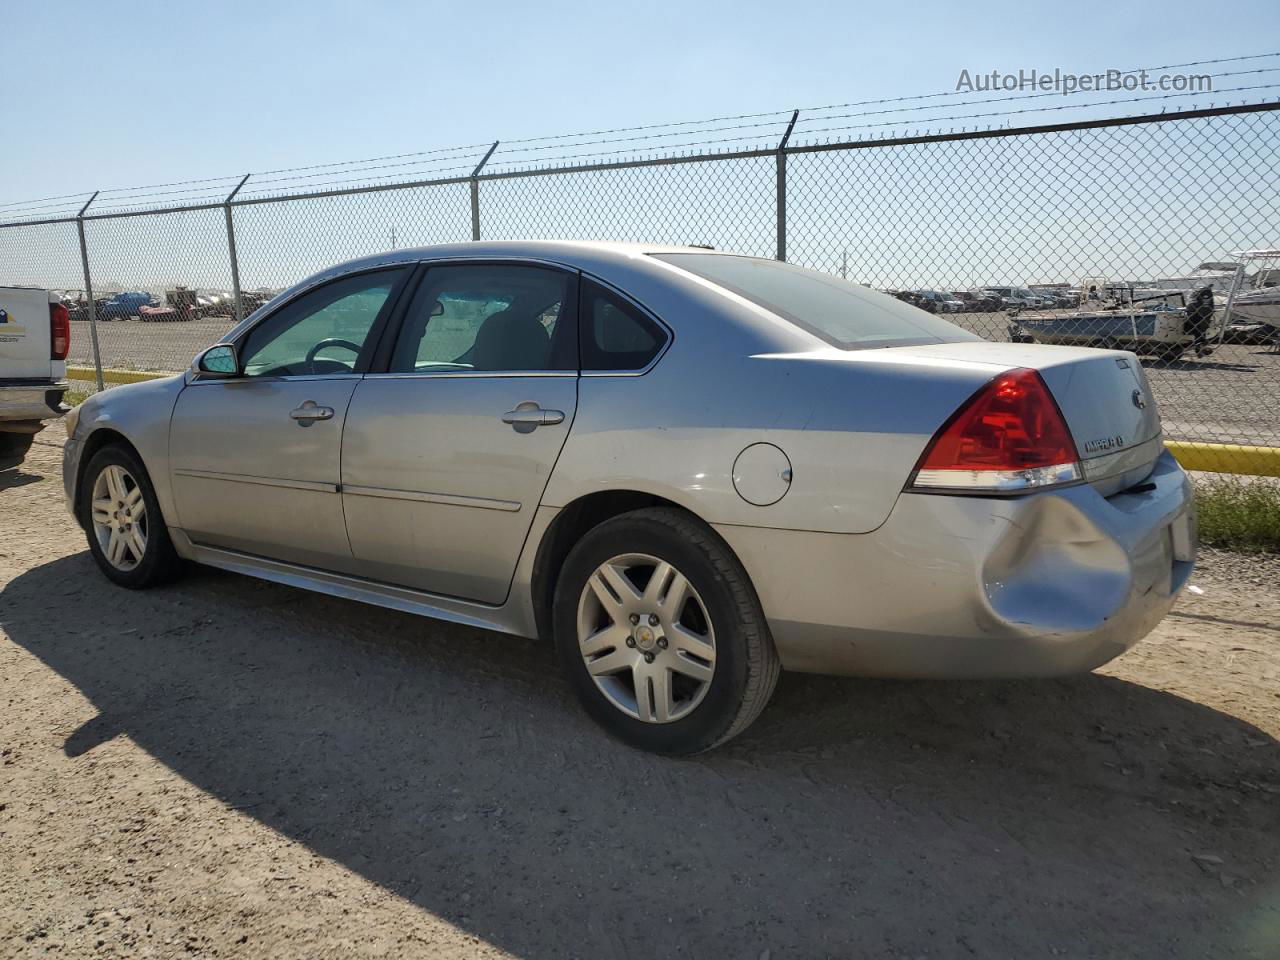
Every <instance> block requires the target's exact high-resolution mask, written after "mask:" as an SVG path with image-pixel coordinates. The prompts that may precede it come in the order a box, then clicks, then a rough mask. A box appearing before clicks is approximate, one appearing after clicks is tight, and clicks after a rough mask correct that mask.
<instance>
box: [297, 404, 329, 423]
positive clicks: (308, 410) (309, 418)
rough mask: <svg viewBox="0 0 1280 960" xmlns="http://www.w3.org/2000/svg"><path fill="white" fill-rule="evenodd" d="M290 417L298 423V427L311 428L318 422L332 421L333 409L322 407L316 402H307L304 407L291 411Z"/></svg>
mask: <svg viewBox="0 0 1280 960" xmlns="http://www.w3.org/2000/svg"><path fill="white" fill-rule="evenodd" d="M289 416H290V417H291V418H293V419H294V420H296V421H298V426H300V427H309V426H311V424H313V423H315V422H316V421H317V420H332V419H333V407H322V406H320V405H319V404H317V403H316V402H315V401H314V400H305V401H303V404H302V406H300V407H294V408H293V409H292V410H290V411H289Z"/></svg>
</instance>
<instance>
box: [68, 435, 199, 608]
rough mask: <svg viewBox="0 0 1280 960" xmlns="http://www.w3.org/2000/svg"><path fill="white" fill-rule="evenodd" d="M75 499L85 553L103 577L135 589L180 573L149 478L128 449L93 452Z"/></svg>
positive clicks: (162, 581) (150, 585)
mask: <svg viewBox="0 0 1280 960" xmlns="http://www.w3.org/2000/svg"><path fill="white" fill-rule="evenodd" d="M79 495H80V504H79V514H80V516H81V517H82V518H83V520H84V524H85V533H86V534H87V535H88V539H89V552H90V553H92V554H93V559H94V560H95V561H96V562H97V564H98V568H99V569H100V570H101V571H102V572H103V573H104V574H106V575H107V577H108V578H109V579H111V580H113V581H114V582H115V583H118V584H120V585H121V586H122V587H130V588H132V589H135V590H137V589H143V588H145V587H152V586H156V585H157V584H160V583H167V582H168V581H170V580H172V579H174V578H175V577H176V576H178V575H179V574H180V573H181V572H182V560H181V559H180V558H179V557H178V555H177V553H176V552H175V551H174V549H173V542H172V541H171V540H170V539H169V531H168V528H166V527H165V523H164V518H163V517H162V516H161V515H160V505H159V503H158V502H157V500H156V493H155V488H154V487H152V485H151V478H150V477H149V476H147V471H146V468H145V467H144V466H143V465H142V463H141V461H140V460H138V458H137V456H135V455H134V453H133V452H132V451H131V450H129V449H128V448H126V447H123V446H118V445H110V446H106V447H103V448H102V449H101V450H99V451H98V452H97V453H96V454H95V455H94V456H93V459H92V460H90V461H89V464H88V466H87V467H86V468H85V473H84V480H83V482H82V483H81V485H80V491H79Z"/></svg>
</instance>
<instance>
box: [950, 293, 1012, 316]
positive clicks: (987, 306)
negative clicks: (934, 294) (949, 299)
mask: <svg viewBox="0 0 1280 960" xmlns="http://www.w3.org/2000/svg"><path fill="white" fill-rule="evenodd" d="M951 296H953V297H955V298H956V299H957V300H959V301H960V303H961V304H963V305H964V311H965V312H966V313H990V312H991V311H993V310H999V309H1000V304H1001V301H1000V299H999V298H998V297H993V296H988V295H987V294H983V293H975V292H974V291H972V290H953V291H952V292H951Z"/></svg>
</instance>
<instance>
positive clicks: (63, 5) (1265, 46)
mask: <svg viewBox="0 0 1280 960" xmlns="http://www.w3.org/2000/svg"><path fill="white" fill-rule="evenodd" d="M2 16H3V31H2V36H0V51H2V52H3V59H4V63H5V76H6V78H7V81H6V83H5V84H4V85H3V88H0V129H3V130H4V131H6V138H7V139H8V144H7V146H6V148H5V149H4V150H0V200H23V199H29V198H37V197H44V196H48V195H54V194H62V193H70V192H73V191H79V190H91V189H94V188H97V187H123V186H131V185H136V184H146V183H152V182H157V181H164V180H172V179H183V178H191V177H203V176H220V175H226V174H231V173H235V172H237V171H248V170H264V169H271V168H277V167H289V166H294V165H299V164H312V163H321V162H325V161H339V160H348V159H355V158H359V157H368V156H378V155H384V154H395V153H401V152H405V151H411V150H421V149H428V148H431V147H434V146H450V145H454V144H471V143H476V142H481V141H489V140H493V139H497V138H516V137H522V136H537V135H546V134H551V133H558V132H573V131H579V130H590V129H595V128H599V127H614V126H630V125H633V124H643V123H653V122H661V121H672V120H684V119H697V118H701V117H708V116H719V115H726V114H737V113H745V112H755V111H763V110H773V109H783V108H790V107H792V106H804V105H810V104H813V105H817V104H827V103H836V102H842V101H849V100H868V99H873V98H876V97H893V96H902V95H907V94H915V93H927V92H933V91H940V90H950V89H953V88H954V86H955V82H956V78H957V76H958V74H959V71H960V70H961V69H962V68H968V69H970V70H972V71H985V70H991V69H1000V70H1006V71H1014V70H1017V69H1018V68H1030V67H1036V68H1040V69H1045V68H1048V69H1052V68H1053V67H1055V66H1057V67H1062V68H1063V69H1065V70H1070V71H1074V72H1088V71H1093V70H1103V69H1106V68H1108V67H1118V68H1128V67H1135V66H1144V65H1158V64H1164V63H1177V62H1183V61H1188V60H1201V59H1208V58H1212V57H1219V56H1238V55H1242V54H1249V53H1260V52H1264V51H1266V50H1270V49H1276V48H1280V31H1277V30H1276V29H1275V28H1276V27H1277V26H1280V5H1277V4H1276V3H1275V2H1274V0H1269V2H1245V3H1239V4H1235V5H1233V6H1232V8H1231V13H1230V16H1229V17H1225V16H1217V17H1213V18H1210V17H1207V16H1206V13H1205V7H1204V5H1203V3H1194V4H1193V3H1189V2H1183V0H1174V2H1166V3H1161V4H1159V5H1136V4H1135V5H1129V4H1116V3H1075V4H1054V5H1046V6H1034V7H1033V6H1031V5H1029V4H1027V3H1026V2H1018V3H975V2H970V3H966V4H955V3H928V2H916V3H911V4H905V3H903V4H884V5H881V4H877V5H875V6H874V7H872V8H869V9H868V8H861V7H859V5H857V4H853V3H848V2H841V3H813V2H802V0H793V2H790V3H778V2H776V0H773V2H768V3H764V2H756V0H734V2H702V3H697V2H684V3H661V2H659V3H651V4H647V5H646V4H628V5H625V6H624V5H619V4H609V3H599V2H595V3H581V2H560V3H556V2H542V3H537V4H531V3H527V2H507V0H488V2H485V3H477V4H457V3H451V4H429V3H409V2H394V0H367V2H362V3H355V2H338V0H318V2H309V3H305V4H278V3H270V2H264V0H259V2H252V3H250V2H242V0H223V2H217V3H207V4H198V5H197V4H189V3H172V2H170V3H152V2H76V0H69V2H58V3H51V2H41V3H33V2H16V0H9V2H8V3H6V4H5V10H4V13H3V15H2ZM1246 28H1247V29H1246ZM1277 78H1280V74H1271V75H1268V79H1272V80H1275V79H1277ZM1233 82H1235V81H1233ZM1239 82H1246V83H1247V82H1257V81H1256V80H1250V79H1248V78H1246V79H1245V80H1243V81H1239ZM1246 96H1247V94H1235V95H1233V96H1232V97H1229V98H1228V99H1235V100H1240V99H1244V98H1245V97H1246Z"/></svg>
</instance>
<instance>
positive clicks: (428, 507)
mask: <svg viewBox="0 0 1280 960" xmlns="http://www.w3.org/2000/svg"><path fill="white" fill-rule="evenodd" d="M833 397H839V398H841V399H840V402H832V399H831V398H833ZM68 435H69V439H68V441H67V445H66V458H65V465H64V469H63V476H64V479H65V484H66V492H67V496H68V500H69V503H70V505H71V508H72V510H73V512H74V515H75V517H76V518H77V520H78V521H79V522H80V524H81V525H82V526H83V527H84V530H85V532H86V535H87V539H88V543H89V549H90V551H91V552H92V555H93V557H94V560H95V561H96V563H97V565H98V566H99V568H100V569H101V570H102V572H103V573H104V574H105V575H106V576H107V577H108V578H110V579H111V580H112V581H114V582H115V583H117V584H120V585H121V586H125V587H135V588H137V587H146V586H150V585H152V584H155V583H159V582H162V581H164V580H166V579H169V578H171V577H173V576H175V575H177V574H178V573H179V572H180V569H181V560H183V559H185V560H191V561H197V562H201V563H207V564H210V565H213V566H217V567H223V568H225V569H229V570H234V571H238V572H240V573H245V574H250V575H253V576H258V577H262V578H265V579H268V580H277V581H281V582H284V583H289V584H292V585H294V586H298V587H303V588H307V589H312V590H317V591H321V592H324V593H327V594H333V595H337V596H341V597H347V598H350V599H357V600H363V601H366V602H370V603H375V604H381V605H385V606H389V607H394V608H396V609H398V610H402V611H408V612H413V613H418V614H423V615H426V616H433V617H439V618H443V619H446V620H453V621H457V622H461V623H466V624H469V625H472V626H480V627H488V628H491V629H494V630H498V631H502V632H506V633H511V634H517V635H521V636H529V637H532V636H545V637H549V638H551V639H552V640H553V641H554V643H555V646H556V650H557V652H558V656H559V659H560V663H561V667H562V669H563V670H564V672H565V675H566V676H567V678H568V680H569V683H570V685H571V686H572V688H573V690H574V691H575V692H576V694H577V696H578V697H579V699H580V700H581V702H582V704H583V706H584V707H585V708H586V710H587V711H588V712H589V713H590V714H591V715H592V716H593V717H595V718H596V720H598V721H599V722H600V723H601V724H602V725H603V726H604V727H606V728H607V729H608V730H610V731H611V732H612V733H614V734H615V735H617V736H618V737H620V738H622V739H623V740H625V741H626V742H628V743H631V744H633V745H636V746H639V747H643V748H646V749H650V750H655V751H659V752H664V753H675V754H687V753H694V752H697V751H700V750H705V749H708V748H710V747H713V746H715V745H716V744H718V743H721V742H723V741H725V740H727V739H729V738H730V737H733V736H735V735H736V734H738V733H740V732H741V731H742V730H744V729H745V728H746V727H747V726H748V725H749V724H750V723H751V722H752V721H753V720H754V719H755V718H756V716H757V715H758V714H759V713H760V711H761V710H762V709H763V708H764V706H765V704H766V702H767V701H768V699H769V697H770V694H771V693H772V691H773V687H774V684H775V682H776V680H777V677H778V672H779V670H780V669H781V668H786V669H791V670H798V671H808V672H820V673H849V674H864V675H875V676H891V677H998V676H1032V677H1034V676H1051V675H1057V674H1065V673H1073V672H1079V671H1086V670H1090V669H1092V668H1093V667H1095V666H1098V665H1099V664H1101V663H1105V662H1106V661H1108V660H1110V659H1112V658H1113V657H1115V656H1118V655H1119V654H1120V653H1121V652H1123V651H1124V650H1125V649H1127V648H1128V647H1129V646H1131V645H1132V644H1133V643H1135V642H1136V641H1137V640H1138V639H1139V638H1140V637H1142V636H1143V635H1145V634H1146V633H1147V632H1148V631H1150V630H1151V629H1152V628H1153V627H1154V626H1155V624H1156V623H1157V622H1158V621H1159V620H1160V618H1161V617H1163V616H1164V614H1165V613H1166V612H1167V611H1168V609H1169V607H1170V606H1171V605H1172V603H1173V602H1174V598H1175V596H1176V594H1177V592H1178V591H1179V589H1180V588H1181V587H1182V585H1183V584H1184V583H1185V582H1186V580H1187V578H1188V576H1189V575H1190V573H1191V569H1192V563H1193V560H1194V556H1195V533H1194V525H1193V521H1192V514H1191V488H1190V484H1189V483H1188V481H1187V478H1186V476H1185V475H1184V474H1183V472H1182V470H1181V469H1180V468H1179V467H1178V464H1177V463H1176V462H1175V461H1174V459H1173V458H1172V457H1171V456H1170V455H1169V454H1168V453H1167V452H1166V451H1165V449H1164V444H1163V442H1162V439H1161V431H1160V418H1159V415H1158V413H1157V410H1156V403H1155V399H1154V397H1152V396H1151V392H1150V390H1149V388H1148V386H1147V383H1146V380H1145V376H1144V373H1143V370H1142V367H1141V365H1140V364H1139V363H1138V361H1137V358H1136V357H1134V356H1133V355H1132V354H1128V353H1123V352H1119V351H1099V350H1087V349H1079V348H1066V347H1044V346H1039V345H1030V346H1023V345H1017V344H1009V343H991V342H987V341H984V340H982V339H980V338H979V337H976V336H974V335H973V334H971V333H968V332H966V331H964V330H962V329H960V328H959V327H957V326H954V325H953V324H950V323H948V322H946V321H944V320H942V319H941V318H939V317H935V316H930V315H929V314H927V313H925V312H923V311H921V310H917V309H915V308H913V307H910V306H907V305H906V304H903V303H900V302H898V301H896V300H894V299H893V298H891V297H887V296H883V295H881V294H878V293H875V292H873V291H871V290H868V289H866V288H864V287H860V286H857V285H855V284H852V283H846V282H844V281H842V280H840V279H838V278H836V277H832V276H829V275H827V274H821V273H816V272H814V271H810V270H805V269H803V268H801V267H797V266H794V265H792V264H787V263H780V262H778V261H776V260H771V259H757V258H753V257H744V256H735V255H733V254H726V253H715V252H709V251H706V250H696V249H692V248H688V247H666V246H631V245H620V244H619V245H611V244H598V243H565V242H535V241H529V242H489V243H480V242H476V243H465V244H454V245H448V246H440V247H426V248H421V249H408V250H397V251H395V252H393V253H387V254H379V255H377V256H374V257H367V258H365V259H362V260H355V261H351V262H349V263H345V264H342V265H340V266H337V267H334V268H332V269H329V270H326V271H324V272H322V273H319V274H317V275H315V276H314V277H311V278H309V279H308V280H305V281H303V282H302V283H300V284H299V285H298V286H296V287H294V288H293V289H291V290H289V291H286V292H285V293H284V294H282V295H281V296H280V297H279V298H277V300H276V301H274V304H273V305H272V306H270V307H268V308H267V309H266V310H263V311H261V312H259V313H258V314H257V315H256V316H254V317H252V318H250V319H249V320H246V321H245V322H243V323H241V324H239V325H238V326H236V327H235V328H234V329H232V330H231V331H230V332H229V333H228V334H227V335H226V337H225V339H224V342H222V343H220V344H217V345H214V346H213V347H210V348H209V349H207V350H206V351H205V352H204V353H203V354H201V356H200V357H199V358H198V360H197V361H196V363H195V364H194V366H193V367H192V369H191V370H189V371H188V372H187V373H185V374H183V375H180V376H175V377H169V378H166V379H162V380H152V381H148V382H144V383H138V384H132V385H128V386H121V387H115V388H113V389H111V390H107V391H104V392H102V393H98V394H95V395H94V396H92V397H90V398H89V399H88V400H87V401H85V403H84V404H82V405H81V406H80V407H79V408H77V411H75V412H73V414H72V415H71V416H70V417H69V419H68ZM578 746H579V747H580V748H581V747H582V746H583V745H582V744H579V745H578ZM587 749H590V748H589V747H587Z"/></svg>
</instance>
